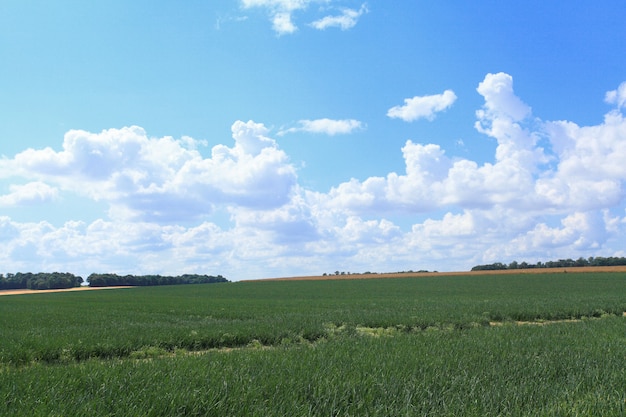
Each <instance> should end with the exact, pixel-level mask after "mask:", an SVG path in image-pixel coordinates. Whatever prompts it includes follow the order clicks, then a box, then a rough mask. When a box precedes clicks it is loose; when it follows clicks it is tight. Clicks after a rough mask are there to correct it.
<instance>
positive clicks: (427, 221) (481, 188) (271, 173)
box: [0, 73, 626, 279]
mask: <svg viewBox="0 0 626 417" xmlns="http://www.w3.org/2000/svg"><path fill="white" fill-rule="evenodd" d="M477 91H478V93H479V94H480V95H481V96H482V97H483V99H484V103H483V105H482V106H481V108H480V109H479V110H478V112H477V113H476V117H477V124H476V126H475V128H476V129H477V130H478V132H480V133H481V134H483V135H485V140H489V141H490V143H493V142H494V140H495V143H496V149H495V152H494V154H493V158H492V159H491V160H488V161H487V162H482V163H479V162H477V161H475V160H472V159H469V158H459V157H455V156H454V155H449V154H448V152H447V151H446V150H445V149H444V148H443V147H442V146H441V145H438V144H432V143H418V142H415V141H412V140H408V141H406V142H405V144H404V146H403V147H402V148H401V152H402V157H403V161H404V166H403V170H400V171H398V172H389V173H386V175H384V176H372V177H369V178H364V179H352V180H350V181H346V182H343V183H340V184H337V185H336V186H334V187H332V188H331V189H330V190H329V191H328V192H320V191H314V190H307V189H305V188H303V187H302V186H300V185H299V184H298V182H297V177H296V173H295V169H294V167H293V166H292V165H291V164H290V162H289V159H288V157H287V155H286V154H285V153H284V152H283V151H282V150H280V149H279V146H278V144H277V143H276V141H275V140H274V139H272V138H271V137H270V131H269V129H267V128H266V127H265V126H264V125H263V124H260V123H255V122H253V121H248V122H243V121H237V122H235V123H234V124H233V125H232V128H231V133H232V140H233V142H232V143H231V144H229V145H228V146H227V145H217V146H214V147H213V148H212V149H210V152H209V153H210V155H209V156H208V157H207V156H203V155H202V153H201V150H203V147H206V145H205V144H203V143H201V142H198V141H195V140H193V139H191V138H183V139H180V140H176V139H173V138H169V137H165V138H151V137H149V136H148V135H147V134H146V132H145V131H143V129H141V128H138V127H129V128H123V129H110V130H106V131H103V132H100V133H90V132H84V131H70V132H68V133H67V134H66V135H65V137H64V141H63V148H62V150H61V151H54V150H52V149H50V148H47V149H38V150H37V149H29V150H26V151H24V152H22V153H20V154H18V155H16V156H15V157H14V158H12V159H6V158H5V159H2V160H0V173H2V174H0V176H1V177H3V178H14V177H21V178H23V179H26V180H27V181H30V182H25V183H24V184H23V185H14V186H13V187H11V188H9V193H8V194H5V195H4V196H2V197H0V202H2V203H1V204H3V205H5V206H8V205H16V204H25V203H30V204H35V203H36V204H45V202H46V201H49V200H50V199H52V198H55V197H56V196H58V195H60V194H61V193H66V192H73V193H77V194H80V195H83V196H86V197H87V198H91V199H94V200H95V199H98V200H101V201H105V202H106V203H108V204H109V206H110V207H111V211H110V216H109V218H108V219H99V220H94V221H91V222H86V221H68V222H66V223H64V224H62V225H52V224H50V223H47V222H45V221H40V222H17V221H15V220H12V219H10V218H9V217H7V216H0V237H1V238H0V264H2V265H3V266H4V267H5V268H7V270H14V271H16V270H24V268H26V269H29V270H30V269H32V268H34V266H33V265H35V266H36V267H37V269H41V270H68V269H69V270H71V271H75V272H79V273H85V274H88V273H90V272H94V271H111V272H119V273H153V272H154V273H165V274H168V273H171V274H178V273H184V272H204V273H206V272H210V273H213V272H214V273H221V274H224V275H225V276H227V277H229V278H231V279H244V278H255V277H262V276H272V275H290V274H294V273H298V274H300V273H301V274H310V273H316V274H318V273H322V272H333V271H335V270H346V271H348V270H351V271H366V270H374V271H381V272H382V271H385V270H387V271H395V270H402V269H414V270H415V269H437V270H453V269H467V268H469V267H471V266H473V265H476V264H481V263H487V262H496V261H498V262H508V261H511V260H513V259H515V260H518V261H524V260H525V261H531V262H536V261H538V260H550V259H559V258H564V257H573V258H576V257H578V256H584V257H587V256H624V255H626V253H625V252H624V251H623V249H622V248H623V236H624V233H625V232H626V210H625V207H624V202H625V198H626V188H625V185H626V164H624V163H623V161H624V155H626V120H624V116H623V114H622V113H621V107H619V106H618V108H617V109H613V110H612V111H610V112H609V113H607V114H606V115H605V117H604V120H603V121H602V122H601V123H599V124H597V125H594V126H579V125H577V124H576V123H574V122H572V121H542V120H540V119H539V118H537V117H534V118H531V116H532V113H531V108H530V106H528V105H527V104H525V103H524V102H523V101H522V100H521V99H520V98H519V97H517V95H516V94H515V92H514V89H513V79H512V77H511V76H510V75H508V74H504V73H500V74H487V75H486V76H485V78H484V80H482V81H481V82H480V83H479V85H478V89H477ZM615 91H616V93H615V97H618V96H619V93H617V91H619V88H618V89H617V90H615ZM608 96H609V97H610V98H609V101H610V100H614V101H613V102H614V103H615V104H617V103H618V98H613V95H611V94H609V95H608ZM320 120H322V122H319V123H318V124H317V125H316V124H315V123H312V122H316V121H306V122H311V123H305V121H301V122H299V126H297V127H296V128H294V129H299V130H303V131H304V130H306V131H311V132H324V133H327V134H330V132H336V133H339V131H340V130H341V129H339V127H338V126H341V125H340V124H334V122H338V121H332V120H330V121H329V120H328V119H320ZM330 126H334V127H333V128H331V127H330ZM470 127H471V126H470ZM349 128H350V124H349V123H348V124H347V127H346V129H349ZM467 146H468V147H471V146H472V144H468V145H467ZM477 146H480V145H477ZM215 207H220V210H222V211H221V212H222V213H224V212H225V213H227V214H228V215H229V216H230V219H229V220H230V223H228V224H217V223H218V222H217V221H216V222H215V223H214V222H213V221H212V220H213V219H212V218H211V217H210V215H209V214H210V213H211V210H213V209H214V208H215ZM172 219H174V220H177V222H171V221H170V220H172ZM180 219H191V220H192V221H188V222H185V221H180ZM396 219H397V220H396Z"/></svg>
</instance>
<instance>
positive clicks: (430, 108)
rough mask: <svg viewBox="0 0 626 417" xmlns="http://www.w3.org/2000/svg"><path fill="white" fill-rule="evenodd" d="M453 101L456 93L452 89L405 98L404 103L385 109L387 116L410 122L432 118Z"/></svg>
mask: <svg viewBox="0 0 626 417" xmlns="http://www.w3.org/2000/svg"><path fill="white" fill-rule="evenodd" d="M455 101H456V94H454V91H452V90H446V91H444V92H443V93H442V94H435V95H431V96H415V97H413V98H405V99H404V105H402V106H394V107H392V108H390V109H389V110H388V111H387V116H388V117H391V118H392V119H401V120H404V121H405V122H412V121H415V120H417V119H427V120H433V119H434V118H435V114H436V113H438V112H441V111H444V110H446V109H448V108H449V107H450V106H452V104H454V102H455Z"/></svg>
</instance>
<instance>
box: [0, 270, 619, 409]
mask: <svg viewBox="0 0 626 417" xmlns="http://www.w3.org/2000/svg"><path fill="white" fill-rule="evenodd" d="M624 311H626V273H624V272H619V273H610V272H597V273H596V272H584V273H563V272H558V273H546V274H506V275H489V274H484V275H480V274H473V275H468V276H444V275H443V274H442V275H441V276H433V277H430V276H429V277H419V278H387V279H363V280H319V281H306V280H301V281H267V282H263V281H250V282H240V283H222V284H208V285H207V284H204V285H183V286H168V287H141V288H124V289H111V290H107V291H77V292H59V293H53V294H29V295H12V296H8V297H0V332H1V334H0V415H8V416H9V415H10V416H86V415H89V416H163V415H176V416H564V415H567V416H570V415H571V416H598V415H602V416H623V415H626V372H625V364H626V317H624Z"/></svg>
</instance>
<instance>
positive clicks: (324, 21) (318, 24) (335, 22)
mask: <svg viewBox="0 0 626 417" xmlns="http://www.w3.org/2000/svg"><path fill="white" fill-rule="evenodd" d="M367 11H368V10H367V6H366V5H365V4H363V5H361V8H360V9H359V10H356V9H343V10H342V12H341V14H340V15H337V16H325V17H323V18H321V19H319V20H316V21H314V22H312V23H311V26H313V27H314V28H315V29H319V30H325V29H327V28H330V27H338V28H340V29H341V30H348V29H352V28H353V27H354V26H355V25H356V24H357V22H358V20H359V18H360V17H361V16H362V15H363V14H364V13H367Z"/></svg>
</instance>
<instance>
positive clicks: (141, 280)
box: [87, 274, 229, 287]
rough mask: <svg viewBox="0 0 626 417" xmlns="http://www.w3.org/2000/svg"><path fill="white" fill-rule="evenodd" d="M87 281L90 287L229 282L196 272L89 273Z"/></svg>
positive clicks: (220, 277) (218, 277) (221, 277)
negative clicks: (172, 274) (166, 273)
mask: <svg viewBox="0 0 626 417" xmlns="http://www.w3.org/2000/svg"><path fill="white" fill-rule="evenodd" d="M87 281H88V282H89V286H90V287H113V286H126V285H128V286H154V285H181V284H213V283H218V282H229V281H228V280H227V279H226V278H224V277H223V276H221V275H218V276H213V275H197V274H184V275H179V276H163V275H117V274H91V275H89V277H87Z"/></svg>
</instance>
